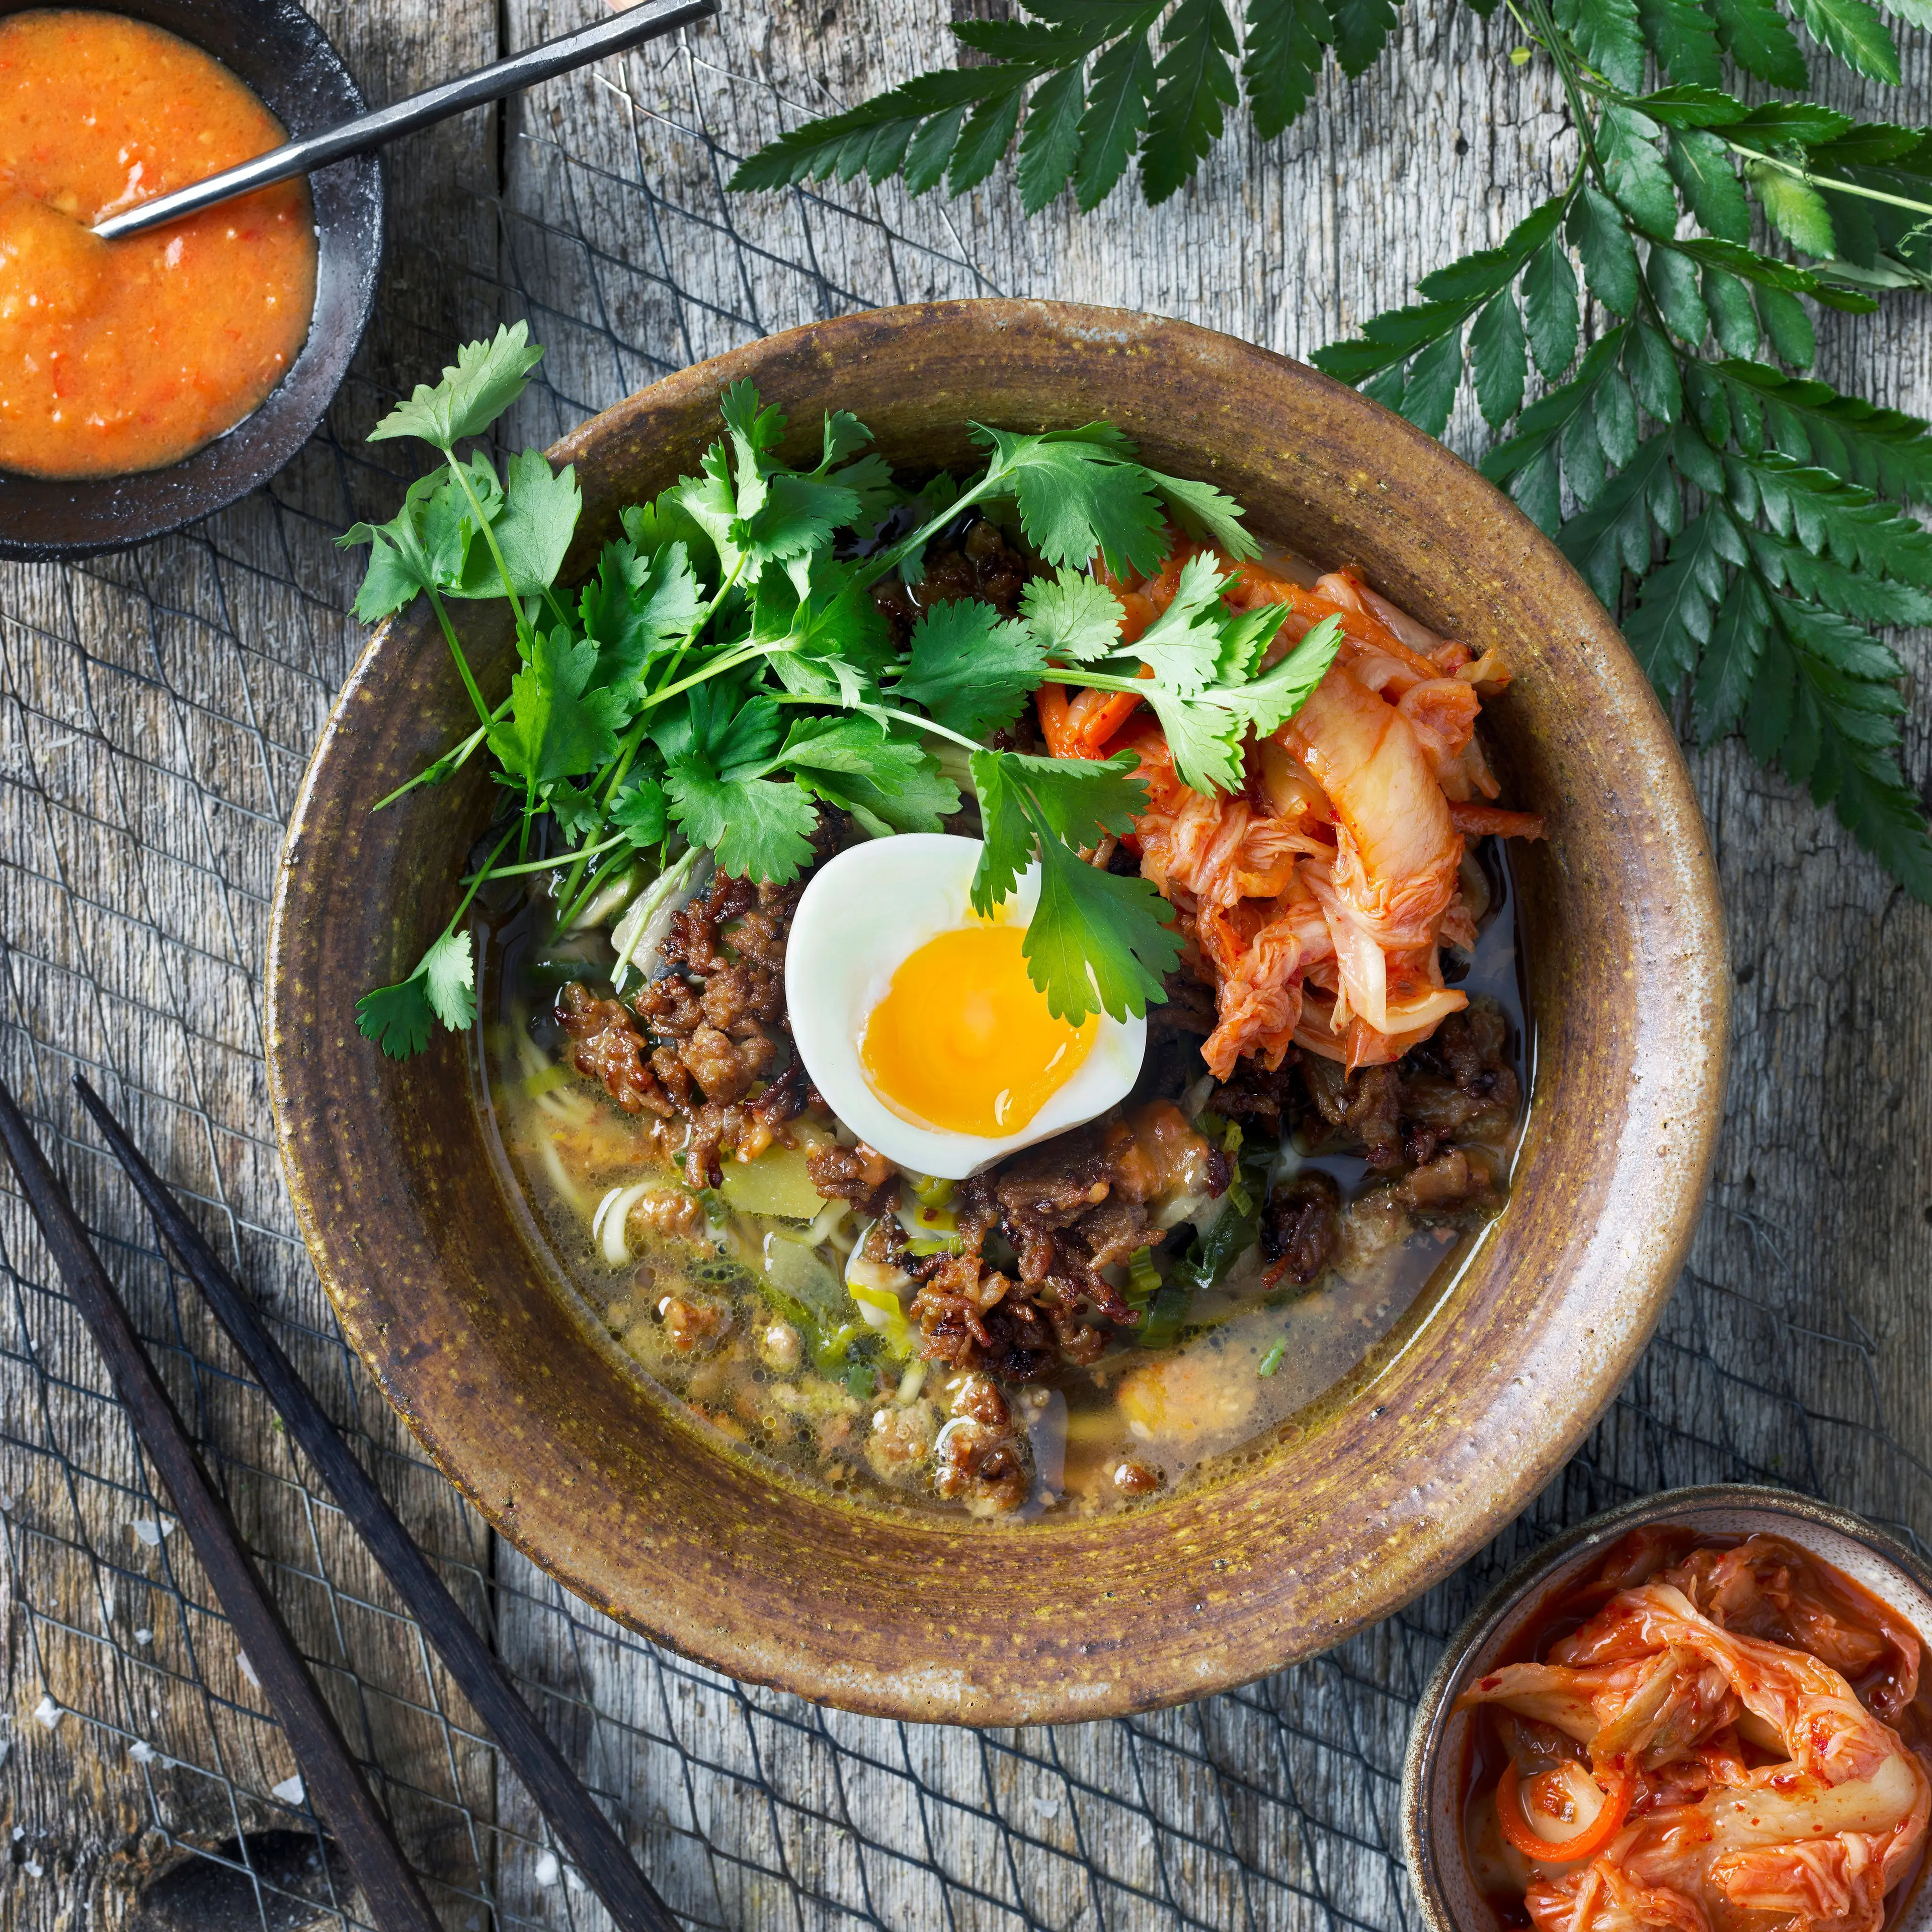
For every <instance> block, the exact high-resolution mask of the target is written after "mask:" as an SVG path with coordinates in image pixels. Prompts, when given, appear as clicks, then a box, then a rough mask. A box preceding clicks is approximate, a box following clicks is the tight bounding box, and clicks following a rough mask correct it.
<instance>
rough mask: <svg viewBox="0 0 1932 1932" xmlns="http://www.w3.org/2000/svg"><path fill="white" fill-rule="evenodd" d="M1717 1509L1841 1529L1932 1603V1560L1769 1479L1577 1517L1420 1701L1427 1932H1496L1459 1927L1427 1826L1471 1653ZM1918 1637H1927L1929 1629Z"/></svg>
mask: <svg viewBox="0 0 1932 1932" xmlns="http://www.w3.org/2000/svg"><path fill="white" fill-rule="evenodd" d="M1715 1509H1740V1510H1744V1509H1752V1510H1764V1511H1768V1512H1769V1513H1770V1514H1773V1515H1775V1516H1778V1517H1784V1518H1786V1519H1787V1520H1789V1521H1790V1522H1791V1523H1793V1524H1795V1525H1797V1526H1800V1528H1801V1529H1802V1528H1803V1527H1811V1528H1816V1529H1829V1530H1831V1531H1833V1532H1835V1533H1836V1534H1837V1535H1840V1536H1842V1537H1843V1538H1845V1539H1846V1541H1848V1542H1852V1543H1855V1544H1861V1545H1862V1546H1863V1547H1864V1548H1865V1549H1867V1550H1870V1552H1871V1553H1872V1554H1873V1556H1876V1557H1878V1558H1879V1559H1880V1560H1881V1561H1882V1562H1885V1563H1886V1564H1888V1565H1890V1566H1891V1568H1893V1569H1894V1570H1897V1571H1899V1572H1900V1574H1902V1575H1903V1577H1905V1578H1906V1580H1907V1581H1908V1582H1909V1583H1911V1584H1912V1586H1913V1587H1914V1588H1915V1589H1917V1590H1918V1591H1919V1592H1921V1594H1922V1595H1924V1596H1925V1597H1926V1598H1927V1599H1928V1600H1932V1564H1927V1562H1925V1560H1924V1559H1923V1558H1921V1556H1918V1554H1917V1553H1916V1552H1915V1551H1914V1550H1912V1549H1911V1548H1909V1547H1908V1546H1907V1545H1906V1544H1904V1543H1903V1542H1902V1541H1900V1540H1899V1538H1897V1537H1895V1536H1894V1535H1892V1534H1891V1532H1890V1531H1888V1530H1887V1529H1883V1528H1882V1527H1881V1526H1879V1525H1878V1524H1876V1523H1871V1522H1870V1521H1868V1520H1867V1519H1865V1518H1864V1517H1861V1516H1858V1515H1855V1514H1853V1513H1852V1511H1849V1510H1846V1509H1841V1508H1839V1507H1838V1505H1836V1504H1835V1503H1828V1502H1824V1501H1823V1500H1822V1499H1820V1498H1818V1497H1816V1496H1807V1495H1806V1494H1805V1493H1804V1492H1803V1491H1802V1490H1781V1489H1778V1488H1777V1487H1775V1486H1773V1485H1772V1484H1768V1483H1697V1484H1690V1485H1688V1486H1687V1487H1684V1488H1682V1489H1675V1490H1660V1491H1659V1492H1658V1493H1657V1494H1656V1495H1655V1496H1639V1497H1637V1498H1635V1499H1634V1500H1632V1501H1631V1502H1627V1503H1619V1504H1618V1505H1616V1507H1615V1508H1612V1509H1607V1510H1601V1511H1598V1513H1597V1514H1595V1516H1591V1517H1585V1518H1584V1520H1583V1521H1582V1522H1581V1523H1573V1524H1572V1525H1571V1526H1570V1528H1568V1529H1565V1530H1563V1531H1562V1532H1559V1534H1558V1535H1556V1536H1554V1537H1553V1538H1550V1541H1548V1542H1547V1543H1544V1544H1538V1547H1536V1548H1535V1549H1534V1550H1532V1551H1530V1552H1529V1554H1528V1555H1527V1556H1524V1557H1523V1559H1521V1560H1520V1562H1517V1563H1515V1564H1514V1565H1511V1568H1510V1570H1509V1571H1508V1574H1507V1575H1505V1577H1503V1579H1502V1581H1501V1582H1500V1583H1498V1584H1497V1585H1496V1587H1495V1588H1494V1589H1492V1590H1491V1591H1490V1592H1489V1593H1488V1594H1487V1595H1486V1596H1485V1597H1484V1598H1483V1600H1482V1601H1481V1603H1479V1604H1478V1605H1477V1606H1476V1607H1475V1609H1474V1610H1472V1611H1471V1612H1470V1613H1469V1615H1468V1616H1466V1617H1465V1618H1464V1619H1463V1621H1462V1622H1461V1623H1460V1624H1459V1625H1457V1627H1456V1629H1455V1631H1454V1634H1452V1635H1451V1637H1450V1639H1449V1641H1448V1644H1447V1645H1446V1646H1445V1648H1444V1649H1443V1652H1442V1656H1441V1657H1439V1658H1438V1659H1437V1660H1436V1667H1435V1669H1434V1670H1432V1671H1431V1672H1430V1674H1429V1681H1428V1682H1427V1683H1426V1684H1425V1685H1424V1686H1423V1691H1422V1695H1421V1697H1420V1698H1419V1699H1418V1700H1417V1703H1416V1706H1415V1719H1414V1721H1413V1722H1412V1724H1411V1725H1410V1727H1409V1743H1408V1746H1407V1748H1406V1750H1405V1751H1404V1752H1403V1767H1402V1796H1401V1801H1400V1802H1401V1810H1402V1846H1403V1863H1404V1864H1406V1865H1407V1866H1408V1867H1409V1882H1410V1883H1411V1884H1412V1885H1413V1886H1414V1887H1415V1897H1416V1903H1417V1904H1418V1906H1419V1907H1420V1908H1421V1912H1422V1915H1423V1918H1424V1920H1425V1921H1427V1925H1428V1927H1429V1932H1490V1928H1487V1927H1469V1926H1465V1925H1463V1924H1459V1923H1458V1921H1457V1919H1456V1918H1455V1916H1454V1913H1453V1912H1451V1909H1450V1904H1449V1900H1448V1895H1447V1894H1446V1892H1445V1888H1444V1886H1443V1883H1442V1877H1441V1861H1440V1860H1439V1857H1438V1855H1437V1850H1436V1838H1435V1834H1434V1832H1433V1831H1432V1829H1430V1825H1429V1822H1428V1821H1429V1817H1430V1805H1429V1783H1430V1776H1431V1774H1432V1773H1433V1770H1434V1769H1435V1763H1436V1757H1437V1755H1438V1754H1439V1752H1440V1751H1441V1750H1442V1747H1443V1734H1444V1733H1445V1730H1447V1728H1448V1724H1449V1720H1450V1718H1451V1716H1452V1715H1454V1712H1453V1709H1452V1706H1453V1703H1454V1692H1455V1691H1456V1690H1457V1688H1458V1686H1459V1685H1460V1682H1461V1679H1462V1677H1463V1673H1464V1670H1465V1667H1466V1665H1467V1664H1468V1663H1469V1659H1470V1658H1472V1656H1474V1655H1475V1654H1476V1653H1477V1652H1479V1651H1480V1650H1481V1649H1482V1647H1483V1646H1484V1644H1485V1643H1487V1642H1488V1641H1489V1640H1490V1637H1493V1635H1494V1634H1496V1631H1497V1629H1498V1628H1499V1626H1500V1625H1502V1624H1504V1623H1505V1622H1508V1619H1509V1618H1510V1617H1511V1615H1512V1614H1513V1613H1514V1612H1515V1611H1516V1610H1517V1608H1518V1607H1520V1605H1521V1604H1522V1603H1523V1601H1524V1599H1525V1598H1528V1597H1529V1596H1531V1595H1534V1594H1535V1592H1537V1591H1538V1589H1541V1587H1542V1586H1544V1585H1546V1584H1547V1583H1549V1582H1550V1580H1551V1579H1552V1578H1553V1577H1555V1576H1556V1574H1558V1573H1559V1571H1562V1570H1564V1569H1565V1568H1568V1566H1569V1565H1571V1564H1572V1563H1574V1562H1577V1560H1578V1559H1580V1558H1581V1557H1583V1556H1586V1555H1595V1554H1597V1553H1600V1552H1601V1551H1603V1550H1607V1549H1609V1548H1610V1547H1611V1546H1612V1545H1613V1544H1615V1543H1616V1541H1617V1540H1618V1539H1619V1538H1620V1537H1622V1536H1623V1535H1626V1534H1628V1532H1630V1531H1631V1530H1633V1529H1644V1528H1646V1527H1647V1526H1649V1525H1651V1524H1652V1523H1670V1522H1671V1521H1672V1520H1673V1519H1675V1518H1676V1517H1681V1516H1683V1515H1685V1514H1687V1513H1688V1512H1690V1511H1700V1510H1715ZM1792 1541H1793V1542H1795V1543H1803V1542H1804V1541H1805V1538H1804V1537H1803V1536H1802V1534H1796V1533H1794V1535H1793V1537H1792ZM1807 1547H1808V1546H1807ZM1828 1560H1829V1559H1828ZM1920 1634H1921V1637H1923V1636H1924V1633H1923V1632H1921V1633H1920ZM1926 1897H1927V1892H1926V1889H1925V1886H1924V1879H1923V1875H1922V1874H1921V1882H1920V1883H1919V1885H1918V1888H1917V1890H1916V1891H1915V1893H1914V1894H1913V1901H1912V1902H1913V1903H1914V1906H1915V1907H1916V1906H1921V1905H1922V1903H1923V1902H1924V1900H1925V1899H1926ZM1922 1916H1923V1913H1922V1912H1921V1911H1919V1910H1917V1909H1915V1910H1914V1911H1913V1912H1912V1914H1911V1915H1910V1921H1909V1922H1911V1923H1912V1924H1917V1923H1918V1921H1919V1920H1920V1918H1922ZM1906 1922H1907V1921H1905V1920H1900V1921H1897V1924H1892V1925H1891V1926H1890V1927H1889V1928H1888V1932H1898V1927H1899V1926H1900V1925H1903V1924H1905V1923H1906Z"/></svg>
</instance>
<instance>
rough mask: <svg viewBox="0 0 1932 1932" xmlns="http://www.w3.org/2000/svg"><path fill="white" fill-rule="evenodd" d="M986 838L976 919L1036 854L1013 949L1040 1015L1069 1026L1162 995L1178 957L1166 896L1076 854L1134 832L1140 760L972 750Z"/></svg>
mask: <svg viewBox="0 0 1932 1932" xmlns="http://www.w3.org/2000/svg"><path fill="white" fill-rule="evenodd" d="M972 766H973V784H974V790H977V792H978V793H979V795H980V817H981V819H982V820H983V823H984V826H985V843H984V845H983V847H982V849H981V851H980V864H979V867H978V869H977V871H975V872H974V875H973V886H972V893H971V898H972V903H973V907H974V910H975V911H977V912H978V913H980V915H981V916H983V917H984V916H989V915H990V914H991V913H992V910H993V908H994V907H995V906H997V905H998V904H1001V903H1002V902H1003V901H1004V900H1006V899H1007V898H1010V897H1011V896H1012V895H1013V888H1014V886H1016V884H1017V883H1019V876H1020V874H1021V873H1022V872H1023V871H1025V870H1026V868H1028V865H1031V863H1032V862H1033V861H1034V857H1035V856H1036V854H1037V856H1038V857H1039V859H1040V902H1039V904H1038V905H1037V907H1035V908H1034V915H1033V919H1032V921H1031V923H1030V924H1029V925H1028V928H1027V934H1026V938H1025V941H1023V942H1022V945H1021V948H1020V951H1021V954H1022V957H1023V958H1024V959H1025V961H1026V962H1027V973H1028V977H1029V978H1030V979H1031V980H1032V982H1033V983H1034V985H1035V986H1037V987H1038V988H1039V989H1040V991H1041V992H1043V993H1044V994H1045V995H1046V1000H1047V1006H1048V1008H1049V1010H1050V1011H1051V1012H1052V1013H1055V1014H1057V1015H1058V1016H1059V1017H1060V1018H1061V1019H1065V1020H1067V1021H1068V1022H1070V1023H1073V1024H1076V1025H1077V1024H1078V1023H1079V1021H1080V1020H1082V1019H1084V1018H1085V1016H1086V1015H1087V1014H1088V1013H1092V1012H1094V1010H1096V1009H1097V1008H1100V1007H1104V1008H1105V1009H1106V1011H1107V1012H1109V1013H1112V1015H1113V1016H1115V1019H1124V1018H1125V1017H1126V1016H1127V1015H1128V1014H1129V1013H1145V1011H1146V1010H1147V1007H1148V1001H1159V1000H1160V999H1162V998H1164V997H1165V995H1164V994H1163V991H1162V981H1163V980H1164V979H1165V978H1166V976H1167V975H1168V974H1169V973H1171V972H1172V971H1173V970H1174V968H1175V965H1177V964H1178V962H1179V960H1180V958H1181V941H1180V939H1179V938H1178V935H1176V934H1175V932H1174V930H1173V929H1172V926H1170V925H1169V920H1170V919H1172V916H1173V915H1172V911H1171V910H1170V909H1169V907H1168V905H1167V904H1166V901H1164V900H1163V898H1161V896H1160V894H1159V893H1158V892H1156V891H1155V890H1154V887H1153V886H1151V885H1150V884H1149V883H1148V881H1147V880H1145V879H1141V878H1121V877H1115V875H1114V874H1112V873H1110V872H1106V871H1102V870H1101V869H1100V868H1098V867H1097V866H1094V865H1088V863H1087V862H1085V860H1084V859H1082V858H1081V857H1080V856H1079V848H1081V847H1085V846H1091V845H1096V844H1099V843H1100V840H1101V839H1102V838H1104V837H1105V836H1106V835H1107V834H1108V833H1109V832H1112V833H1115V834H1118V833H1120V832H1127V831H1131V830H1132V829H1133V814H1135V813H1136V811H1145V809H1146V808H1147V787H1146V786H1145V784H1143V783H1142V781H1141V780H1140V779H1139V778H1138V777H1136V775H1135V774H1136V772H1137V771H1138V770H1139V760H1136V758H1135V757H1134V756H1133V754H1132V753H1131V752H1126V751H1123V752H1121V753H1118V754H1116V755H1115V757H1111V758H1109V759H1107V760H1104V761H1101V760H1094V759H1087V758H1041V757H1030V756H1028V755H1026V754H1023V753H1020V752H1017V751H975V752H974V754H973V761H972Z"/></svg>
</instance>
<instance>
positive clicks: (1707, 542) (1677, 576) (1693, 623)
mask: <svg viewBox="0 0 1932 1932" xmlns="http://www.w3.org/2000/svg"><path fill="white" fill-rule="evenodd" d="M1746 555H1747V553H1746V551H1745V541H1744V538H1743V537H1742V535H1741V534H1740V533H1739V529H1738V526H1737V524H1736V522H1735V521H1734V520H1733V518H1732V516H1731V514H1730V511H1728V510H1727V509H1726V508H1725V507H1724V505H1723V504H1721V503H1713V504H1711V505H1708V506H1707V507H1706V508H1704V509H1703V510H1702V511H1700V512H1699V513H1698V514H1697V516H1695V517H1693V518H1692V519H1691V521H1690V522H1689V523H1687V524H1686V525H1685V527H1684V529H1683V531H1682V533H1681V534H1680V535H1679V536H1678V537H1677V538H1676V539H1675V541H1673V543H1672V544H1671V546H1670V555H1669V556H1667V558H1666V559H1664V562H1662V563H1661V564H1660V565H1658V567H1657V568H1655V570H1653V571H1652V572H1651V573H1650V574H1649V577H1647V578H1646V580H1645V581H1644V586H1643V592H1642V593H1641V595H1640V596H1639V597H1638V599H1637V608H1636V609H1635V610H1633V611H1632V612H1631V615H1630V619H1629V621H1628V622H1627V623H1626V624H1625V626H1624V636H1625V639H1626V640H1628V643H1629V644H1630V647H1631V650H1632V651H1633V652H1635V653H1636V656H1637V662H1638V663H1639V664H1641V665H1642V666H1643V673H1644V675H1645V676H1646V677H1648V678H1649V679H1650V682H1651V686H1652V689H1653V690H1655V691H1656V693H1657V694H1658V697H1660V698H1661V699H1662V700H1663V701H1664V703H1666V704H1667V705H1668V704H1670V703H1672V702H1673V700H1675V699H1676V695H1677V688H1678V686H1679V685H1681V684H1682V682H1683V681H1684V680H1685V678H1686V677H1688V676H1689V675H1690V674H1691V672H1692V670H1694V669H1695V668H1696V667H1697V662H1698V660H1699V658H1700V657H1701V656H1702V655H1703V652H1704V649H1705V647H1706V646H1707V645H1709V643H1710V641H1711V628H1712V622H1713V620H1714V619H1715V616H1716V613H1717V608H1718V603H1719V601H1720V600H1721V598H1723V596H1724V566H1725V565H1727V564H1733V565H1736V564H1742V563H1743V562H1745V559H1746Z"/></svg>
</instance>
